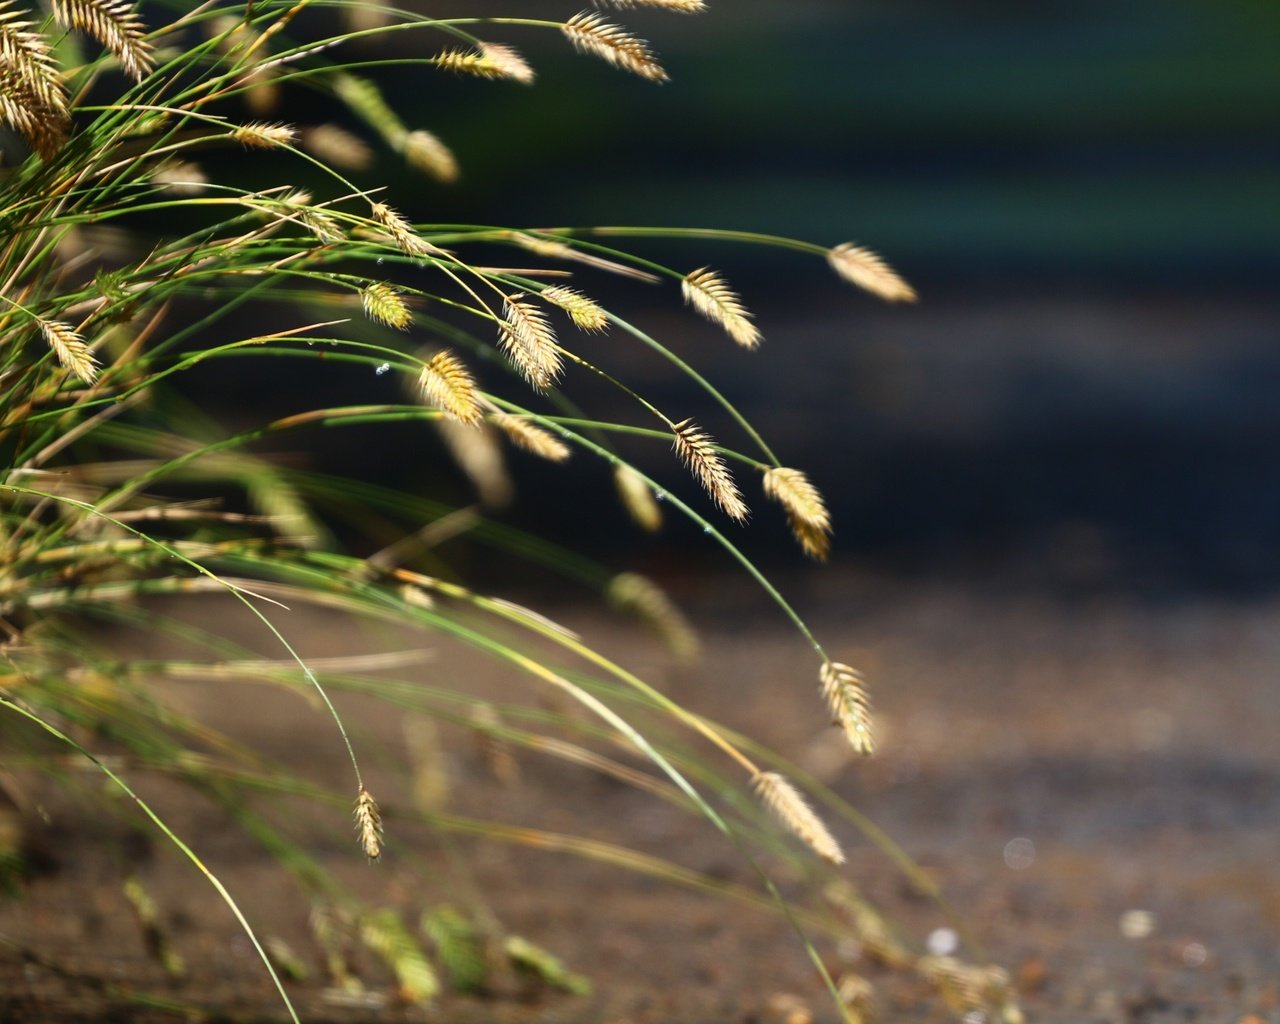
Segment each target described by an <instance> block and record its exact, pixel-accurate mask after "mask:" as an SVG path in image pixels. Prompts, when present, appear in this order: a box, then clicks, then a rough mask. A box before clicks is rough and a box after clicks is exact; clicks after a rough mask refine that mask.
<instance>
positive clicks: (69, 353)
mask: <svg viewBox="0 0 1280 1024" xmlns="http://www.w3.org/2000/svg"><path fill="white" fill-rule="evenodd" d="M36 322H37V323H38V324H39V325H40V333H41V334H43V335H44V340H45V341H46V342H48V344H49V347H50V348H51V349H53V354H54V355H55V356H56V357H57V359H58V362H59V363H61V364H62V365H63V367H64V368H66V369H68V370H70V371H71V372H72V373H74V374H75V375H76V376H77V377H79V378H80V379H81V380H82V381H84V382H85V383H86V384H92V383H93V382H94V381H95V380H97V377H98V361H97V360H96V359H95V358H94V356H93V352H92V351H91V350H90V348H89V346H88V345H87V344H85V340H84V339H83V338H82V337H80V335H78V334H77V333H76V332H75V331H74V330H73V329H72V328H71V326H70V325H68V324H64V323H63V322H62V321H61V320H45V319H38V320H37V321H36Z"/></svg>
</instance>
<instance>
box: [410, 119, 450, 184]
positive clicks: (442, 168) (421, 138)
mask: <svg viewBox="0 0 1280 1024" xmlns="http://www.w3.org/2000/svg"><path fill="white" fill-rule="evenodd" d="M401 152H402V153H404V159H405V162H406V163H407V164H408V165H409V166H410V167H412V168H413V169H414V170H415V171H421V172H422V173H423V174H429V175H430V176H431V177H433V178H435V179H436V180H437V181H442V182H444V183H445V184H448V183H449V182H452V181H457V180H458V161H457V159H456V158H455V157H454V155H453V151H452V150H450V149H449V147H448V146H446V145H445V144H444V143H443V142H441V141H440V140H439V139H438V138H436V137H435V136H434V135H432V134H431V133H430V132H428V131H424V130H422V129H421V128H419V129H418V130H417V131H412V132H410V133H409V134H408V135H406V136H405V137H404V143H403V144H402V146H401Z"/></svg>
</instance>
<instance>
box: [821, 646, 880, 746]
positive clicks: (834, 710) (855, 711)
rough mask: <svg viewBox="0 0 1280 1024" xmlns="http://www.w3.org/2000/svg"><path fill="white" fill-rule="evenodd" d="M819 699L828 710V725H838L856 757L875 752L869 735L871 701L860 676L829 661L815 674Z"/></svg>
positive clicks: (871, 736)
mask: <svg viewBox="0 0 1280 1024" xmlns="http://www.w3.org/2000/svg"><path fill="white" fill-rule="evenodd" d="M818 679H819V681H820V682H821V683H822V696H823V697H824V698H825V699H826V701H827V705H828V706H829V707H830V708H831V721H832V724H833V725H838V726H839V727H840V728H841V729H842V730H843V731H844V734H845V736H846V737H847V738H848V740H849V745H850V746H851V747H853V749H854V750H856V751H857V752H858V753H859V754H864V755H865V754H872V753H874V752H875V749H876V744H875V736H874V735H873V734H872V732H871V701H870V700H869V699H868V697H867V689H866V686H865V684H864V683H863V681H862V676H861V675H859V674H858V672H857V671H856V670H855V669H852V668H850V667H849V666H848V665H842V664H841V663H840V662H838V661H828V662H826V663H825V664H824V665H823V666H822V670H821V671H820V672H819V673H818Z"/></svg>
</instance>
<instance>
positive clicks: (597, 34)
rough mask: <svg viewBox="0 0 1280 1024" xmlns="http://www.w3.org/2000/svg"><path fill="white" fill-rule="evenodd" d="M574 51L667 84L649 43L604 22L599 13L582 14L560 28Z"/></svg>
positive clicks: (664, 73) (665, 74)
mask: <svg viewBox="0 0 1280 1024" xmlns="http://www.w3.org/2000/svg"><path fill="white" fill-rule="evenodd" d="M560 28H561V31H563V32H564V34H565V35H566V36H567V37H568V39H569V42H571V43H572V44H573V45H574V47H575V48H577V49H578V50H580V51H581V52H583V53H590V54H593V55H595V56H597V57H599V58H601V59H602V60H606V61H608V62H609V63H610V64H612V65H613V66H614V67H618V68H622V69H623V70H624V71H630V72H632V73H633V74H637V75H639V76H640V77H641V78H647V79H649V81H651V82H665V81H667V73H666V72H665V71H664V70H663V69H662V65H661V64H659V63H658V59H657V57H655V56H654V54H653V51H652V50H650V49H649V44H648V43H646V42H645V41H644V40H643V39H640V38H639V37H637V36H633V35H632V34H631V33H630V32H628V31H627V30H626V29H625V28H621V27H619V26H618V25H614V24H611V23H610V22H608V21H605V20H604V18H603V17H601V16H600V15H599V14H595V13H592V12H591V11H583V12H582V13H580V14H575V15H574V16H573V17H572V18H570V19H569V20H568V21H566V22H565V23H564V24H563V25H561V26H560Z"/></svg>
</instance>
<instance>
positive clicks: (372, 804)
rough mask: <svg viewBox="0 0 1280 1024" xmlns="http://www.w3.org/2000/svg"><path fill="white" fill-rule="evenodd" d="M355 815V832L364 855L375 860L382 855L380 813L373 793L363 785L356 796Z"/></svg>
mask: <svg viewBox="0 0 1280 1024" xmlns="http://www.w3.org/2000/svg"><path fill="white" fill-rule="evenodd" d="M355 816H356V834H357V835H358V836H359V837H360V846H361V847H362V848H363V849H364V855H365V856H366V857H368V858H369V859H370V860H377V859H378V858H379V857H381V856H382V814H381V813H380V812H379V811H378V802H377V801H376V800H374V798H373V794H372V793H370V792H369V791H368V790H367V789H365V788H364V786H361V787H360V792H359V794H358V795H357V796H356V810H355Z"/></svg>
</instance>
